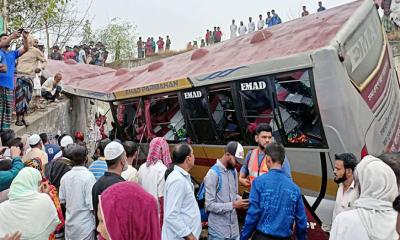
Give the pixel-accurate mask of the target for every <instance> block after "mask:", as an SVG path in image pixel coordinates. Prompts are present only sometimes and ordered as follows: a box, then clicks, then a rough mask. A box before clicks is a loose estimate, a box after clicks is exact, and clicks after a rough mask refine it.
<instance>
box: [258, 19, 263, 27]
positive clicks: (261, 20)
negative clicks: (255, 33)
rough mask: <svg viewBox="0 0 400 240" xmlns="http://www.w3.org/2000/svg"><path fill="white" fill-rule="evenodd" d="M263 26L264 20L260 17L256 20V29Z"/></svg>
mask: <svg viewBox="0 0 400 240" xmlns="http://www.w3.org/2000/svg"><path fill="white" fill-rule="evenodd" d="M263 28H264V20H263V19H260V20H258V23H257V29H258V30H261V29H263Z"/></svg>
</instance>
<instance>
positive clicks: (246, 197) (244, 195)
mask: <svg viewBox="0 0 400 240" xmlns="http://www.w3.org/2000/svg"><path fill="white" fill-rule="evenodd" d="M249 196H250V193H249V192H248V191H244V192H243V194H242V199H249Z"/></svg>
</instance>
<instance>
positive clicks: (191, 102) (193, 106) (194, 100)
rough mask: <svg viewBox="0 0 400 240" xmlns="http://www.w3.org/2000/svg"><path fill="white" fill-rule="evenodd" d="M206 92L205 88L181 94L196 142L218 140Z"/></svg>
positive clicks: (191, 134) (192, 135)
mask: <svg viewBox="0 0 400 240" xmlns="http://www.w3.org/2000/svg"><path fill="white" fill-rule="evenodd" d="M206 94H207V93H206V91H204V90H197V89H192V90H190V91H184V92H182V95H181V96H182V102H183V106H184V109H185V114H186V116H187V120H188V124H189V125H190V128H191V130H192V132H191V133H190V136H191V138H192V141H193V142H194V143H212V142H216V140H217V136H216V133H215V130H214V126H213V122H212V119H211V120H210V112H209V108H208V106H209V105H208V101H207V95H206Z"/></svg>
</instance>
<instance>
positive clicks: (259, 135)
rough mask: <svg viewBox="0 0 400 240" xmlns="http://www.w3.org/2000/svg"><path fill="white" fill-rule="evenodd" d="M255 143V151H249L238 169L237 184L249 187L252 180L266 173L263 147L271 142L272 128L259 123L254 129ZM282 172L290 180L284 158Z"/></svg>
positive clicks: (287, 161)
mask: <svg viewBox="0 0 400 240" xmlns="http://www.w3.org/2000/svg"><path fill="white" fill-rule="evenodd" d="M255 141H256V143H257V144H258V147H257V148H256V149H253V150H251V151H249V152H248V153H247V155H246V158H245V160H244V163H243V166H242V168H241V169H240V175H239V182H240V183H241V184H242V185H243V186H245V187H250V186H251V183H252V182H253V180H254V179H255V178H256V177H258V176H261V175H263V174H265V173H267V172H268V166H267V163H266V161H265V160H264V158H265V153H264V151H265V147H266V146H267V145H268V144H270V143H271V142H272V128H271V126H270V125H268V124H266V123H261V124H259V125H258V126H257V128H256V135H255ZM282 170H283V172H284V173H285V174H286V175H287V176H288V177H289V178H290V177H291V174H290V165H289V160H288V159H287V158H286V157H285V161H284V162H283V167H282Z"/></svg>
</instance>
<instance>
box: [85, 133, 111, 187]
mask: <svg viewBox="0 0 400 240" xmlns="http://www.w3.org/2000/svg"><path fill="white" fill-rule="evenodd" d="M110 142H111V140H110V139H108V138H106V139H103V140H100V141H99V142H98V143H97V148H96V152H95V156H96V157H97V159H96V161H94V162H92V164H90V166H89V171H90V172H91V173H93V175H94V177H95V178H96V180H99V178H101V177H102V176H103V175H104V173H105V172H106V171H107V170H108V167H107V163H106V159H105V157H104V149H105V148H106V146H107V144H109V143H110Z"/></svg>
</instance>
